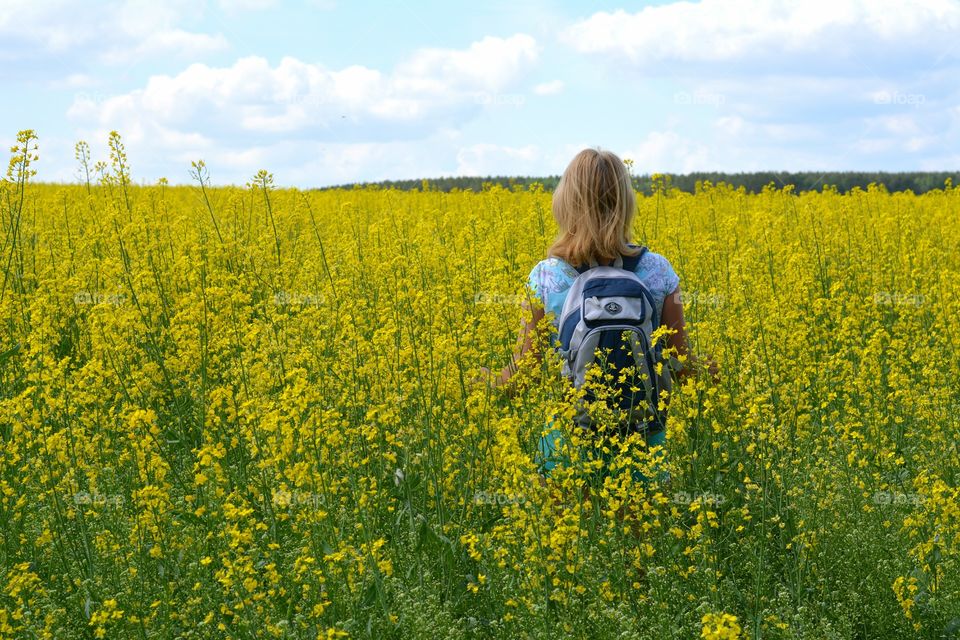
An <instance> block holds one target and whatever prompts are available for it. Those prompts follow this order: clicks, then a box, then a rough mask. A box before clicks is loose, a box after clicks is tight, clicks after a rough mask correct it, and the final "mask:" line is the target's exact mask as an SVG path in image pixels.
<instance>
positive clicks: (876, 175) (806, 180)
mask: <svg viewBox="0 0 960 640" xmlns="http://www.w3.org/2000/svg"><path fill="white" fill-rule="evenodd" d="M958 179H960V172H957V171H924V172H920V171H911V172H882V171H881V172H870V171H841V172H834V171H831V172H826V173H821V172H816V171H802V172H787V171H781V172H776V171H761V172H755V173H719V172H697V173H688V174H659V175H658V177H657V180H662V184H663V185H664V186H665V187H666V188H668V189H669V188H677V189H680V190H681V191H686V192H689V193H694V192H695V191H696V189H697V184H698V183H703V182H710V183H711V184H720V183H725V184H729V185H732V186H733V187H735V188H740V187H743V188H745V189H746V190H747V191H748V192H751V193H756V192H759V191H762V190H763V188H764V187H767V186H773V187H775V188H781V187H785V186H787V185H792V186H793V187H794V189H795V190H796V191H821V190H823V189H824V188H825V187H831V188H836V189H837V190H838V191H840V192H841V193H846V192H847V191H850V190H851V189H853V188H855V187H859V188H861V189H866V188H867V187H868V186H869V185H870V184H871V183H877V184H883V185H884V186H885V187H886V188H887V190H888V191H908V190H909V191H912V192H914V193H924V192H926V191H930V190H932V189H942V188H943V187H944V185H945V184H946V182H947V180H950V181H951V184H957V181H958ZM559 180H560V176H546V177H525V176H522V177H511V176H486V177H479V176H477V177H443V178H430V179H422V180H384V181H381V182H364V183H358V184H344V185H336V186H331V187H324V188H325V189H350V188H354V187H377V188H381V189H398V190H401V191H412V190H421V191H423V190H427V191H454V190H460V191H466V190H470V191H482V190H484V189H485V188H489V187H490V186H492V185H500V186H502V187H505V188H508V189H525V188H528V187H531V186H533V185H541V186H542V188H543V189H544V190H546V191H552V190H553V189H554V188H555V187H556V186H557V182H558V181H559ZM654 183H655V177H654V176H651V175H641V176H636V177H634V184H635V186H636V189H637V191H640V192H643V193H647V194H650V193H653V191H654V188H655V184H654Z"/></svg>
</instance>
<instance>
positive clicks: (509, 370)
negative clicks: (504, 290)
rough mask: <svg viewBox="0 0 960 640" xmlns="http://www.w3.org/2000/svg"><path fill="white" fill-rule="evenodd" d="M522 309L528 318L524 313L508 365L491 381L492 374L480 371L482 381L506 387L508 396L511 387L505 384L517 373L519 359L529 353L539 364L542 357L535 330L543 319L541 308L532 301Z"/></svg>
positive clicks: (485, 370)
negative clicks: (528, 314) (528, 315)
mask: <svg viewBox="0 0 960 640" xmlns="http://www.w3.org/2000/svg"><path fill="white" fill-rule="evenodd" d="M523 309H524V311H525V312H526V311H527V310H529V311H530V317H529V318H526V316H527V314H526V313H524V317H525V318H526V319H525V321H524V323H523V326H522V327H521V328H520V333H519V335H518V336H517V346H516V348H515V349H514V354H513V357H512V358H511V360H510V363H509V364H508V365H507V366H506V367H504V368H503V369H502V370H501V371H500V373H499V375H496V376H494V377H493V378H492V379H490V377H491V375H492V373H491V371H490V370H489V369H488V368H487V367H482V369H481V371H482V372H483V376H484V379H488V380H489V381H490V386H492V387H494V388H501V387H506V388H505V391H506V392H507V393H508V394H512V392H513V387H512V386H508V385H507V383H508V382H509V381H510V378H511V377H512V376H513V375H514V374H515V373H516V372H517V363H519V362H520V359H521V358H523V357H524V356H525V355H526V354H528V353H530V354H531V355H532V356H533V357H534V359H535V360H536V361H537V362H540V358H541V357H542V354H541V353H540V340H539V339H538V336H537V329H538V327H539V326H540V322H541V321H542V320H543V317H544V310H543V307H542V306H541V305H540V304H539V302H538V301H537V300H536V299H534V300H533V301H532V302H530V303H527V302H526V301H524V303H523Z"/></svg>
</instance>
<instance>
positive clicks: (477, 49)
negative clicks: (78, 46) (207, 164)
mask: <svg viewBox="0 0 960 640" xmlns="http://www.w3.org/2000/svg"><path fill="white" fill-rule="evenodd" d="M537 51H538V49H537V45H536V42H535V41H534V39H533V38H532V37H530V36H528V35H524V34H517V35H514V36H511V37H509V38H494V37H488V38H484V39H483V40H481V41H479V42H475V43H473V44H472V45H470V46H469V47H468V48H467V49H465V50H450V49H424V50H421V51H418V52H417V53H415V54H414V55H413V56H412V57H411V58H410V59H409V60H406V61H404V62H401V63H400V64H398V65H397V67H396V68H395V69H394V70H393V71H392V72H390V73H384V72H381V71H379V70H377V69H370V68H368V67H364V66H358V65H354V66H349V67H346V68H343V69H339V70H332V69H327V68H325V67H323V66H320V65H316V64H312V63H307V62H303V61H301V60H298V59H296V58H290V57H287V58H283V59H282V60H281V61H280V63H279V64H278V65H277V66H271V65H270V64H269V63H268V62H267V60H265V59H264V58H261V57H257V56H251V57H246V58H241V59H240V60H238V61H237V62H236V63H235V64H234V65H233V66H230V67H210V66H207V65H203V64H194V65H191V66H189V67H188V68H187V69H185V70H184V71H182V72H181V73H179V74H177V75H175V76H168V75H158V76H153V77H151V78H150V79H149V80H148V81H147V83H146V86H145V87H144V88H142V89H137V90H135V91H132V92H130V93H126V94H122V95H116V96H111V97H108V98H105V99H103V100H92V99H89V98H88V97H85V96H80V97H78V98H77V99H76V100H75V101H74V103H73V105H72V106H71V107H70V111H69V116H70V117H71V118H72V119H74V120H75V121H77V122H80V123H87V124H94V125H101V126H116V127H134V126H137V125H139V126H141V127H146V128H149V127H151V126H156V127H163V128H169V129H194V130H197V131H204V132H208V133H209V135H212V136H215V137H224V138H226V137H228V136H231V135H235V134H237V133H243V132H246V133H249V134H251V135H254V134H265V135H270V134H277V133H291V132H300V133H304V134H307V135H310V136H311V137H314V138H326V139H335V138H337V137H338V136H341V135H344V132H345V131H348V132H349V135H350V136H351V137H352V138H354V139H355V138H357V137H359V136H362V135H364V132H366V133H367V134H368V135H373V136H374V137H380V136H382V135H383V131H380V130H378V129H377V128H376V126H375V125H376V124H377V123H385V124H390V125H393V126H399V127H402V126H403V125H404V124H411V125H416V126H423V125H426V126H428V127H429V128H431V129H433V128H436V127H435V124H436V122H437V121H438V120H437V119H439V120H442V119H443V118H444V117H445V116H448V115H450V114H451V113H453V112H462V111H463V110H476V109H478V108H479V101H478V100H477V96H478V95H483V94H484V92H488V91H500V90H502V89H503V88H505V87H507V86H509V85H510V84H511V83H513V82H515V81H516V80H517V79H518V78H519V77H521V76H522V74H523V73H524V72H525V71H526V69H527V68H529V67H530V66H531V65H532V64H533V63H534V61H535V60H536V58H537ZM371 125H373V126H371Z"/></svg>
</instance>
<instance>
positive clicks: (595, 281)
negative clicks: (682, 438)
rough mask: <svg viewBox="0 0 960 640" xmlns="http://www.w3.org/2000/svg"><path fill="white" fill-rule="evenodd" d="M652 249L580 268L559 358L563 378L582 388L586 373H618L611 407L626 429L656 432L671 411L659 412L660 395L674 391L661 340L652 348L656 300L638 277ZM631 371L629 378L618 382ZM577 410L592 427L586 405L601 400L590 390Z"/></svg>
mask: <svg viewBox="0 0 960 640" xmlns="http://www.w3.org/2000/svg"><path fill="white" fill-rule="evenodd" d="M646 251H647V248H646V247H641V251H640V253H639V254H638V255H636V256H620V257H618V258H617V259H616V261H615V262H614V265H613V266H609V267H608V266H600V265H597V263H596V262H593V263H592V264H591V265H590V266H589V267H582V268H578V269H577V271H578V272H579V274H580V275H578V276H577V279H576V280H574V281H573V284H572V285H571V286H570V290H569V292H568V293H567V298H566V301H565V302H564V305H563V310H562V311H561V313H560V322H559V329H560V334H559V341H560V347H559V351H560V355H561V357H562V358H563V360H564V363H563V374H564V375H565V376H567V377H568V378H569V379H570V380H571V381H572V383H573V385H574V386H575V387H577V388H580V387H581V386H582V385H583V384H584V380H585V377H586V373H587V369H588V368H589V367H590V366H591V365H592V364H595V363H596V364H599V365H600V366H601V368H603V370H604V371H606V372H610V373H613V374H614V380H616V382H614V383H612V384H611V385H609V386H608V388H610V389H611V391H613V395H612V397H611V398H608V399H607V404H608V406H609V407H610V408H611V409H612V410H614V411H615V412H616V414H617V415H618V416H619V417H620V427H621V428H622V429H624V430H626V431H640V432H642V433H645V434H652V433H657V432H659V431H662V430H663V429H664V428H665V425H666V412H665V411H661V410H660V408H659V404H660V394H661V392H662V391H664V390H669V389H670V387H671V383H670V373H669V369H668V367H667V363H666V362H663V365H662V367H660V371H661V372H660V373H659V374H658V373H657V366H656V365H657V363H658V362H662V358H661V351H662V346H661V345H662V342H661V343H660V344H658V345H656V346H655V347H651V346H650V343H651V333H652V332H653V330H654V328H655V327H654V326H653V321H654V315H655V309H654V302H653V296H652V295H651V293H650V290H649V289H647V286H646V285H645V284H644V283H643V281H642V280H641V279H640V278H639V277H638V276H637V274H636V273H635V271H636V268H637V265H638V263H639V262H640V258H641V257H643V255H644V254H645V253H646ZM624 369H628V371H627V375H626V379H625V380H623V381H619V379H620V378H621V373H622V372H623V370H624ZM584 400H585V401H586V402H584V403H582V404H581V405H580V406H579V407H578V411H577V415H576V418H575V420H576V422H577V424H579V425H580V426H582V427H585V428H592V427H593V421H592V420H591V418H590V416H589V415H588V412H587V403H589V402H593V401H596V397H595V394H594V393H592V392H591V391H590V390H587V391H586V392H585V396H584Z"/></svg>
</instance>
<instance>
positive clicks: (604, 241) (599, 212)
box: [485, 149, 716, 473]
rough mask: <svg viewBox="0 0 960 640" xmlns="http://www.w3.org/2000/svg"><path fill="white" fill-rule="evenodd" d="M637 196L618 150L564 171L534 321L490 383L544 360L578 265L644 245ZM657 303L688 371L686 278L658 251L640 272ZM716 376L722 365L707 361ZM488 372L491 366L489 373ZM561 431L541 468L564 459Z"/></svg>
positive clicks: (659, 440)
mask: <svg viewBox="0 0 960 640" xmlns="http://www.w3.org/2000/svg"><path fill="white" fill-rule="evenodd" d="M635 211H636V195H635V193H634V190H633V184H632V182H631V180H630V173H629V171H628V170H627V167H626V166H625V165H624V163H623V161H621V160H620V158H619V157H617V155H616V154H614V153H612V152H610V151H604V150H600V149H584V150H583V151H581V152H580V153H578V154H577V155H576V156H575V157H574V158H573V160H572V161H571V162H570V164H569V165H568V166H567V169H566V170H565V171H564V173H563V177H562V178H561V180H560V183H559V184H558V185H557V188H556V190H555V191H554V193H553V216H554V219H555V220H556V221H557V225H558V226H559V228H560V232H559V234H558V235H557V238H556V240H555V241H554V243H553V245H552V246H551V247H550V249H549V250H548V252H547V258H546V259H544V260H541V261H540V262H539V263H538V264H537V265H536V266H534V268H533V270H532V271H531V272H530V275H529V277H528V279H527V286H528V287H529V289H530V291H531V293H532V296H531V300H532V304H531V307H532V308H531V311H532V313H531V314H530V318H529V320H528V321H527V322H526V323H525V324H524V326H523V328H522V329H521V332H520V336H519V338H518V349H517V353H516V354H515V355H514V358H513V361H512V362H511V363H510V364H509V365H508V366H507V367H505V368H504V369H503V370H502V371H501V372H500V374H499V375H498V376H495V377H494V378H493V379H492V380H491V384H492V385H493V386H494V387H503V386H505V385H507V383H508V381H509V380H510V378H511V376H512V375H513V374H514V373H515V372H516V362H518V361H519V360H520V358H522V357H523V356H524V355H525V354H527V353H528V352H529V353H532V354H533V355H534V356H535V357H537V358H538V359H539V357H540V353H539V352H538V347H537V345H538V343H539V342H540V341H538V340H537V339H536V336H535V330H536V327H537V326H538V325H539V323H540V322H541V320H542V319H543V318H544V317H545V315H546V314H550V319H551V327H552V332H551V333H552V335H551V338H553V337H554V336H556V333H557V331H558V326H557V322H558V319H559V317H560V311H561V309H562V308H563V304H564V301H565V300H566V295H567V292H568V291H569V289H570V286H571V284H572V283H573V281H574V280H575V279H576V278H577V276H578V275H579V273H578V271H577V267H583V266H587V265H591V264H610V263H612V262H613V261H614V260H615V259H616V258H617V257H618V256H636V255H638V254H640V253H641V247H638V246H636V245H632V244H631V243H630V233H631V228H632V225H633V216H634V213H635ZM635 273H636V274H637V276H638V277H639V278H640V279H641V280H642V281H643V283H644V284H645V285H646V286H647V289H648V290H649V291H650V293H651V294H652V296H653V300H654V311H655V313H654V322H653V326H654V327H657V326H661V325H665V326H667V327H669V328H670V329H673V330H674V332H673V333H672V334H671V335H670V336H669V338H668V341H667V346H668V347H673V348H674V350H675V353H676V355H677V356H678V357H679V358H680V359H681V360H685V362H686V366H685V368H683V369H681V370H680V371H678V372H677V373H676V375H677V376H678V377H679V376H683V375H686V374H687V373H688V372H689V371H690V366H691V364H692V362H691V360H692V359H691V358H690V357H689V350H688V345H687V332H686V326H685V323H684V319H683V306H682V303H681V297H680V278H679V277H678V276H677V274H676V272H675V271H674V270H673V267H672V266H671V265H670V262H669V261H668V260H667V259H666V258H665V257H663V256H662V255H660V254H658V253H654V252H652V251H646V252H644V253H643V255H642V256H641V257H640V259H639V261H638V262H637V266H636V269H635ZM709 365H710V370H711V373H713V374H714V375H715V374H716V365H715V364H713V363H712V362H709ZM485 373H486V374H489V372H488V371H485ZM665 435H666V433H665V431H663V430H660V431H659V432H656V433H652V434H650V436H649V437H648V438H647V444H648V445H650V446H655V445H662V444H663V441H664V438H665ZM560 443H561V434H560V432H559V431H558V430H557V429H552V430H551V431H549V432H548V433H546V434H544V435H543V436H542V437H541V439H540V447H539V448H540V457H541V464H542V467H541V468H542V470H543V471H544V472H545V473H549V472H550V470H551V469H552V468H553V467H554V466H555V465H556V464H557V462H558V460H559V458H558V457H557V455H556V452H557V451H558V449H559V446H560Z"/></svg>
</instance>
